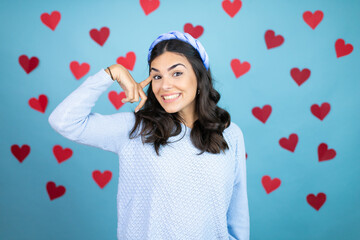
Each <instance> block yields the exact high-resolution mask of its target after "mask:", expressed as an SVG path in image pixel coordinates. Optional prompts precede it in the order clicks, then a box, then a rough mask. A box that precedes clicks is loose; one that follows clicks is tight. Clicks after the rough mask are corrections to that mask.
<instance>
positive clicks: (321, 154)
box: [318, 143, 336, 162]
mask: <svg viewBox="0 0 360 240" xmlns="http://www.w3.org/2000/svg"><path fill="white" fill-rule="evenodd" d="M335 156H336V151H335V150H334V149H328V145H327V144H326V143H321V144H320V145H319V146H318V159H319V162H322V161H327V160H331V159H333V158H334V157H335Z"/></svg>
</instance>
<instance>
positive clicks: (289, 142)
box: [279, 133, 299, 152]
mask: <svg viewBox="0 0 360 240" xmlns="http://www.w3.org/2000/svg"><path fill="white" fill-rule="evenodd" d="M298 141H299V137H298V135H297V134H296V133H293V134H290V136H289V138H288V139H287V138H285V137H283V138H281V139H280V140H279V144H280V146H281V147H282V148H285V149H286V150H289V151H290V152H294V151H295V148H296V145H297V143H298Z"/></svg>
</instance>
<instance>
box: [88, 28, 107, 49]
mask: <svg viewBox="0 0 360 240" xmlns="http://www.w3.org/2000/svg"><path fill="white" fill-rule="evenodd" d="M109 35H110V29H109V28H108V27H102V28H101V29H100V31H98V30H97V29H96V28H93V29H91V30H90V37H91V38H92V40H94V41H95V42H97V43H98V44H99V45H100V46H103V45H104V43H105V42H106V40H107V39H108V37H109Z"/></svg>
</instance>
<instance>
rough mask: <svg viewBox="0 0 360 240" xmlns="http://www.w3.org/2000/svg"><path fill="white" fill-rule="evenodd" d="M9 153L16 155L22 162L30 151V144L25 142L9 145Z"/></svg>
mask: <svg viewBox="0 0 360 240" xmlns="http://www.w3.org/2000/svg"><path fill="white" fill-rule="evenodd" d="M11 153H12V154H13V155H14V156H15V157H16V159H17V160H18V161H19V162H20V163H22V162H23V161H24V159H25V158H26V157H27V156H28V155H29V153H30V146H29V145H27V144H24V145H22V146H21V148H20V147H19V145H17V144H14V145H12V146H11Z"/></svg>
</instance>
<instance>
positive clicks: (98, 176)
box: [92, 170, 112, 188]
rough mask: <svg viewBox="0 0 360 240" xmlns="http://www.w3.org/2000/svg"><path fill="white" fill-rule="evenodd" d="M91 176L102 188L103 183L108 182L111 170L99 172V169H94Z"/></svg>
mask: <svg viewBox="0 0 360 240" xmlns="http://www.w3.org/2000/svg"><path fill="white" fill-rule="evenodd" d="M92 177H93V179H94V181H95V182H96V183H97V185H99V187H100V188H104V187H105V185H106V184H108V183H109V182H110V180H111V177H112V172H111V171H108V170H106V171H104V173H101V172H100V171H99V170H95V171H93V173H92Z"/></svg>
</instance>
